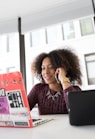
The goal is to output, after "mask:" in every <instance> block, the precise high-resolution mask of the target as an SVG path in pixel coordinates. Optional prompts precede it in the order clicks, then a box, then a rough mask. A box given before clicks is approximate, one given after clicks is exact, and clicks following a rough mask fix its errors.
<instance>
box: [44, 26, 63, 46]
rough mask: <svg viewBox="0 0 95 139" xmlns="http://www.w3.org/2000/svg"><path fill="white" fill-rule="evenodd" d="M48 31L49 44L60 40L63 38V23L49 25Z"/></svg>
mask: <svg viewBox="0 0 95 139" xmlns="http://www.w3.org/2000/svg"><path fill="white" fill-rule="evenodd" d="M46 32H47V43H49V44H50V43H54V42H60V41H62V40H63V36H62V25H61V24H60V25H54V26H49V27H47V29H46Z"/></svg>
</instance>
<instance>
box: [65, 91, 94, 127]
mask: <svg viewBox="0 0 95 139" xmlns="http://www.w3.org/2000/svg"><path fill="white" fill-rule="evenodd" d="M68 102H69V121H70V124H71V125H76V126H81V125H94V124H95V90H83V91H75V92H69V93H68Z"/></svg>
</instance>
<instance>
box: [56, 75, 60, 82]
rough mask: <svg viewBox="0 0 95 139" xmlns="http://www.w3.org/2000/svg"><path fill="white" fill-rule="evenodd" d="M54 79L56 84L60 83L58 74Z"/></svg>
mask: <svg viewBox="0 0 95 139" xmlns="http://www.w3.org/2000/svg"><path fill="white" fill-rule="evenodd" d="M55 78H56V80H57V83H60V81H59V78H58V73H57V74H56V75H55Z"/></svg>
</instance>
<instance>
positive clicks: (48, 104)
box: [28, 83, 81, 115]
mask: <svg viewBox="0 0 95 139" xmlns="http://www.w3.org/2000/svg"><path fill="white" fill-rule="evenodd" d="M77 90H81V89H80V88H79V87H78V86H70V87H69V88H68V89H65V90H61V91H60V92H56V91H53V90H50V89H49V86H48V85H47V84H42V83H39V84H37V85H35V86H34V87H33V88H32V90H31V91H30V93H29V95H28V102H29V106H30V110H32V108H33V107H34V106H35V105H36V104H38V109H39V114H41V115H42V114H43V115H45V114H66V113H68V108H67V107H68V101H67V93H68V92H69V91H77Z"/></svg>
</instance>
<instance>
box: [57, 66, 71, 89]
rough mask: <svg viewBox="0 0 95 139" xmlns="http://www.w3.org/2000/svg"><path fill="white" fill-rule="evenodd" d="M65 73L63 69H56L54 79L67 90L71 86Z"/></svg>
mask: <svg viewBox="0 0 95 139" xmlns="http://www.w3.org/2000/svg"><path fill="white" fill-rule="evenodd" d="M66 74H67V73H66V71H65V69H64V68H61V67H60V68H57V69H56V72H55V77H56V78H57V81H58V82H59V83H61V85H62V86H63V87H64V88H67V87H69V86H70V85H71V84H70V80H69V78H68V77H66Z"/></svg>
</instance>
